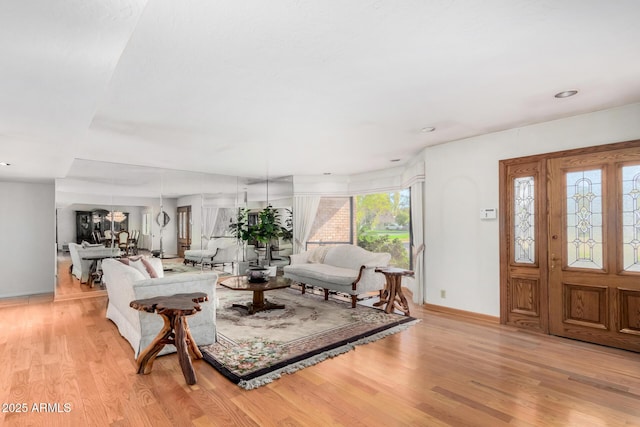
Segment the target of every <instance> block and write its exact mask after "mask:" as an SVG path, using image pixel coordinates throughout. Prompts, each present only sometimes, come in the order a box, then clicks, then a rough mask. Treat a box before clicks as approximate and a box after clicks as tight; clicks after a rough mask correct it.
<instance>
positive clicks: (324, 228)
mask: <svg viewBox="0 0 640 427" xmlns="http://www.w3.org/2000/svg"><path fill="white" fill-rule="evenodd" d="M352 224H353V202H352V199H351V197H323V198H322V199H320V204H319V205H318V213H317V214H316V219H315V221H314V223H313V226H312V227H311V233H310V234H309V239H308V240H307V249H313V248H315V247H318V246H322V245H346V244H352V243H353V227H352Z"/></svg>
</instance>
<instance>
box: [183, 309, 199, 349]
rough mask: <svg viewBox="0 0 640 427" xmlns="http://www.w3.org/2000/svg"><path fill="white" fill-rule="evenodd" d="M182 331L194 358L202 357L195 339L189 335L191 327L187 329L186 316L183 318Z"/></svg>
mask: <svg viewBox="0 0 640 427" xmlns="http://www.w3.org/2000/svg"><path fill="white" fill-rule="evenodd" d="M182 324H183V326H184V331H185V335H186V339H187V345H188V346H189V350H191V354H193V358H194V359H202V352H200V349H199V348H198V345H197V344H196V341H195V340H194V339H193V337H192V336H191V329H189V323H188V322H187V319H186V317H185V318H184V320H183V323H182Z"/></svg>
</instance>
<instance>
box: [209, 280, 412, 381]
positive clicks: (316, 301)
mask: <svg viewBox="0 0 640 427" xmlns="http://www.w3.org/2000/svg"><path fill="white" fill-rule="evenodd" d="M216 292H217V294H216V297H217V298H218V299H219V306H218V309H217V313H216V326H217V331H218V342H217V343H215V344H213V345H210V346H205V347H201V348H200V349H201V351H202V354H203V356H204V359H205V360H206V361H207V362H208V363H209V364H211V365H212V366H213V367H214V368H216V369H217V370H218V371H219V372H220V373H222V374H223V375H224V376H225V377H227V378H228V379H229V380H231V381H233V382H234V383H236V384H238V385H239V386H240V387H242V388H245V389H253V388H257V387H260V386H262V385H265V384H268V383H270V382H272V381H273V380H275V379H277V378H280V376H281V375H282V374H284V373H291V372H295V371H297V370H299V369H302V368H304V367H307V366H311V365H314V364H316V363H318V362H321V361H323V360H325V359H327V358H330V357H334V356H337V355H339V354H342V353H346V352H347V351H349V350H352V349H354V348H355V346H356V345H360V344H366V343H368V342H372V341H375V340H378V339H380V338H383V337H385V336H387V335H390V334H393V333H396V332H400V331H402V330H404V329H406V328H407V327H409V326H410V325H412V324H414V323H416V322H418V320H417V319H415V318H413V317H408V316H403V315H398V314H387V313H385V312H384V311H382V310H380V309H376V308H371V307H365V306H360V305H358V306H357V307H356V308H355V309H352V308H351V304H350V303H345V302H341V301H335V300H331V299H329V301H325V300H324V299H323V297H322V296H318V295H309V294H304V295H302V294H301V292H300V291H299V290H294V289H278V290H273V291H268V292H265V297H266V299H267V300H268V301H271V302H273V303H276V304H284V305H285V308H284V309H277V310H267V311H263V312H259V313H256V314H253V315H248V314H247V313H246V310H244V309H242V308H235V307H232V305H233V304H245V303H248V302H251V299H252V294H251V292H249V291H234V290H230V289H226V288H221V287H218V288H217V289H216Z"/></svg>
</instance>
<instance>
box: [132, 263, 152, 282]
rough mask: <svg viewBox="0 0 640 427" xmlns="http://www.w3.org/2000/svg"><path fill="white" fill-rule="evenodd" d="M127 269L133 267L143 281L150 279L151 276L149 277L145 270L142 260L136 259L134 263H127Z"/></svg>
mask: <svg viewBox="0 0 640 427" xmlns="http://www.w3.org/2000/svg"><path fill="white" fill-rule="evenodd" d="M129 267H133V268H135V269H136V270H138V271H139V272H140V273H142V275H143V276H144V278H145V279H151V276H150V275H149V272H148V271H147V268H146V267H145V266H144V264H143V263H142V260H140V259H137V260H135V261H129Z"/></svg>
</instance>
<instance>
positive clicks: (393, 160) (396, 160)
mask: <svg viewBox="0 0 640 427" xmlns="http://www.w3.org/2000/svg"><path fill="white" fill-rule="evenodd" d="M400 160H402V159H391V161H392V162H399V161H400Z"/></svg>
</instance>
